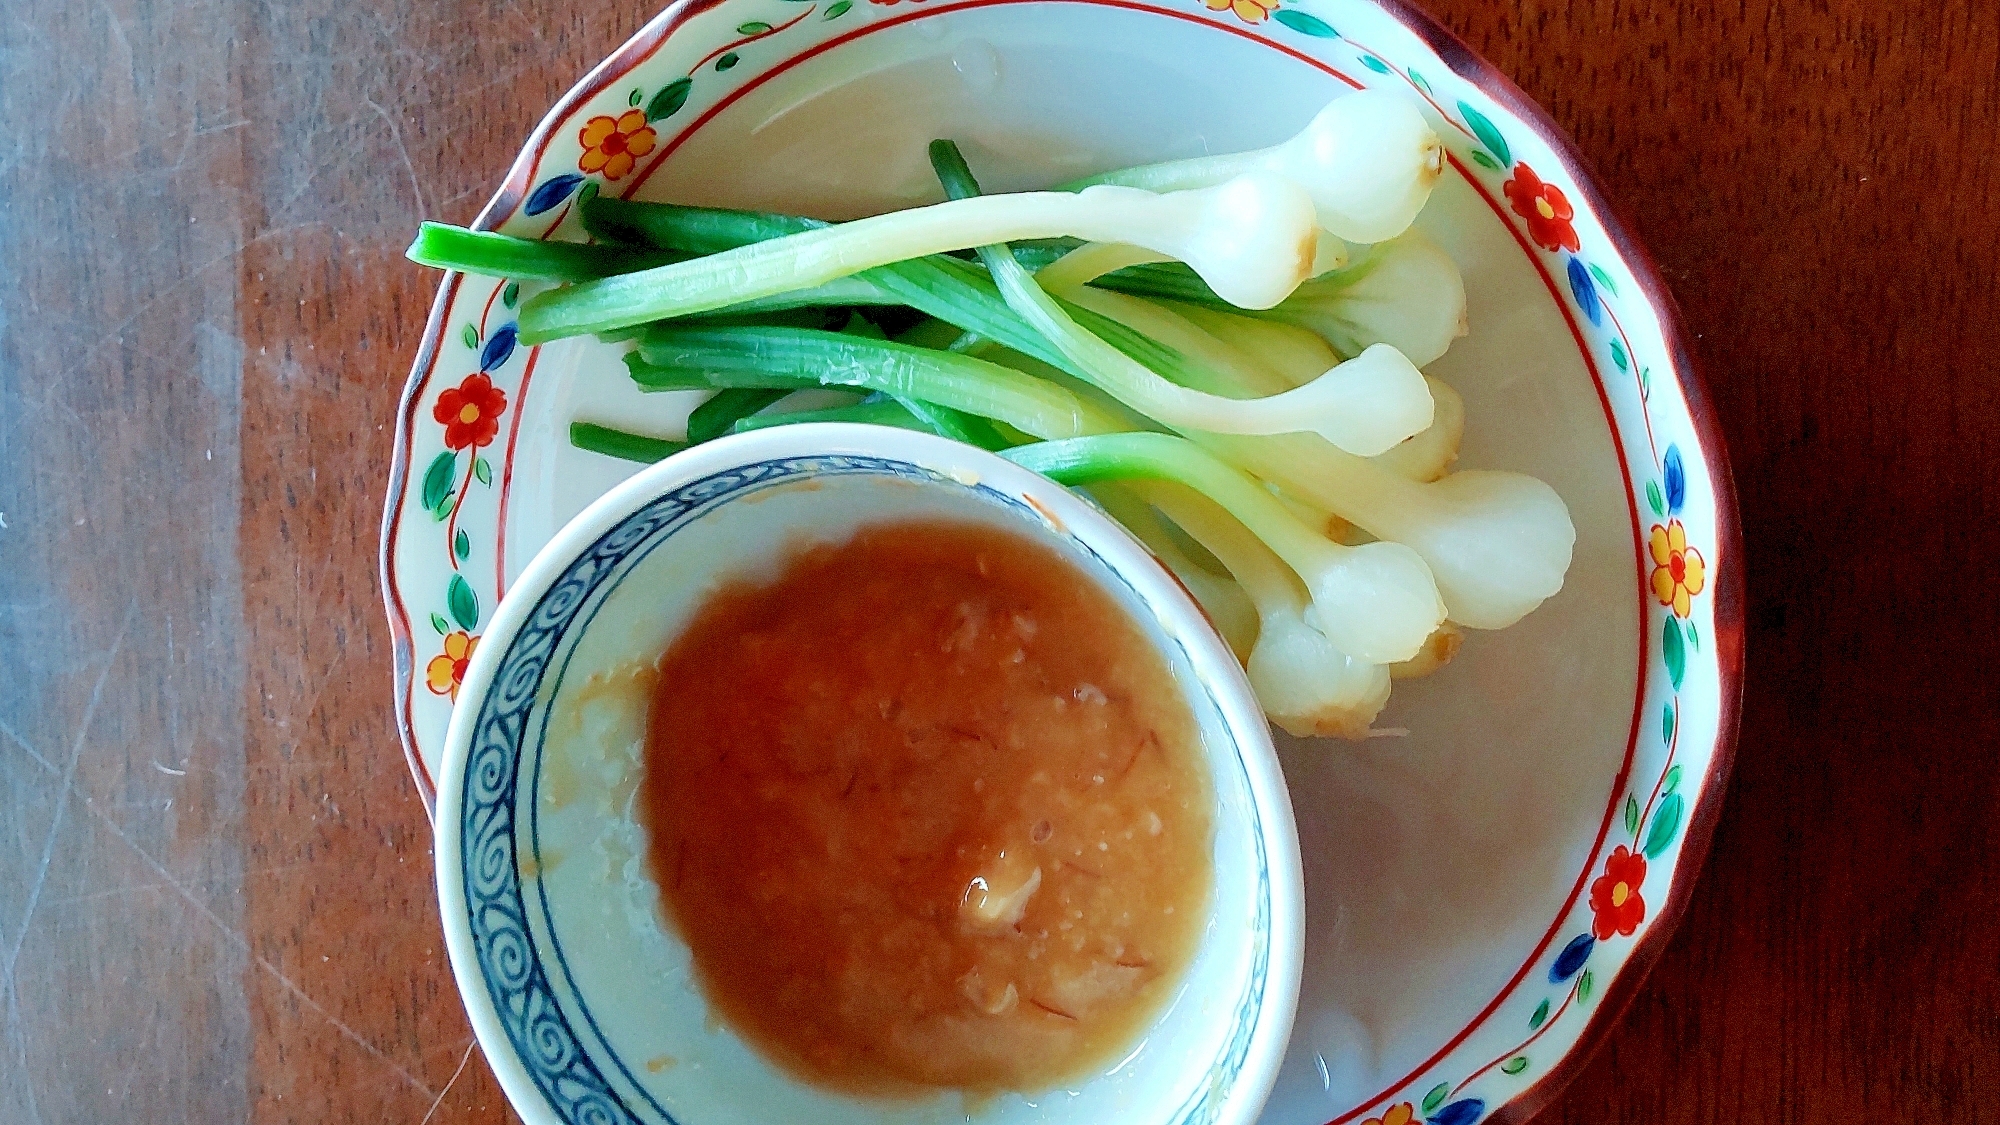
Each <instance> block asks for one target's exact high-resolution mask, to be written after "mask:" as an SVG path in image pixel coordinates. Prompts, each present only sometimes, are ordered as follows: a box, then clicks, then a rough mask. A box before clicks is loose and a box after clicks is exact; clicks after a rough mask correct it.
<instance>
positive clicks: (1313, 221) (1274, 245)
mask: <svg viewBox="0 0 2000 1125" xmlns="http://www.w3.org/2000/svg"><path fill="white" fill-rule="evenodd" d="M931 159H932V164H933V166H934V167H935V168H936V170H937V172H938V175H939V178H940V180H941V182H942V184H943V186H944V191H945V195H946V196H947V199H946V201H945V202H943V203H939V204H935V205H932V206H929V207H918V208H913V209H910V210H906V211H897V212H892V213H889V214H886V215H878V216H875V217H873V218H868V219H859V220H855V221H853V222H846V223H826V222H821V221H819V220H815V219H808V218H801V217H797V216H790V215H774V214H763V213H755V212H747V211H729V210H721V209H716V208H701V207H683V206H676V205H671V204H659V203H635V202H627V201H622V200H613V199H606V198H603V197H602V196H598V195H594V194H590V193H588V192H586V193H585V194H584V196H583V198H582V202H581V204H580V212H581V219H582V223H583V226H584V229H585V230H586V231H587V232H588V233H589V234H590V235H591V236H592V237H593V239H594V241H593V242H591V243H588V244H583V243H568V242H555V243H548V242H534V241H528V240H522V239H514V238H508V237H506V236H503V235H498V234H492V233H487V232H474V231H467V230H461V229H458V228H454V227H446V226H441V225H438V224H431V223H426V224H425V225H424V227H423V229H422V230H421V232H420V233H419V234H418V236H417V240H416V242H415V244H414V245H412V246H411V248H410V251H409V254H410V257H411V258H412V259H414V260H415V261H417V262H420V263H422V264H425V265H430V266H437V267H440V268H444V269H456V270H463V271H466V272H470V273H482V274H488V275H494V276H506V277H513V278H517V279H522V280H529V281H543V282H550V283H559V284H555V285H552V286H550V287H547V288H544V289H543V290H542V291H540V292H538V293H535V294H534V295H532V296H531V297H529V298H528V299H527V300H526V301H525V302H524V303H523V304H522V306H521V313H520V339H521V340H522V341H523V342H524V343H530V344H535V343H543V342H547V341H550V340H555V339H559V338H562V337H566V336H577V335H583V334H587V333H596V334H597V335H598V336H599V337H600V338H602V339H606V340H612V341H619V342H624V343H626V344H628V345H629V348H630V350H629V352H628V353H627V355H626V357H625V358H626V364H627V366H628V368H629V369H630V373H631V377H632V379H633V380H634V381H635V382H636V383H637V384H638V385H639V386H640V387H641V388H643V389H646V390H689V389H699V390H708V391H712V392H713V394H712V395H711V397H709V398H708V399H707V400H706V401H705V402H704V403H703V404H702V405H701V406H699V407H697V408H696V409H695V410H694V412H693V413H692V415H691V416H690V417H689V419H688V425H687V433H686V436H685V439H684V440H680V439H666V438H659V437H649V436H644V435H639V434H632V433H626V432H623V431H620V430H617V429H612V428H607V427H605V426H601V425H597V424H594V423H587V422H576V423H574V424H572V426H571V428H570V439H571V441H572V442H573V443H575V444H576V445H577V446H579V447H580V448H583V449H587V450H592V451H595V452H598V453H603V454H606V455H609V456H613V457H624V458H628V459H633V460H641V461H650V460H657V459H660V458H663V457H667V456H670V455H672V454H673V453H675V452H677V451H679V450H680V449H684V448H686V447H687V445H689V444H692V443H696V442H701V441H706V440H709V439H712V438H715V437H719V436H721V435H723V434H727V433H731V432H741V431H744V430H749V429H755V428H759V427H764V426H775V425H786V424H792V423H797V422H805V421H849V422H863V423H871V424H876V425H886V426H901V427H905V428H910V429H919V430H926V431H930V432H933V433H937V434H941V435H944V436H946V437H950V438H953V439H956V440H959V441H964V442H968V443H971V444H974V445H978V446H981V447H984V448H986V449H991V450H995V451H998V452H1000V453H1001V454H1002V455H1003V456H1006V457H1008V458H1010V459H1012V460H1014V461H1015V462H1017V463H1019V464H1022V465H1025V466H1027V467H1029V468H1032V469H1034V470H1036V471H1038V472H1041V473H1044V474H1046V475H1048V476H1049V477H1051V478H1052V479H1054V480H1056V481H1059V482H1061V483H1063V484H1067V485H1072V486H1075V487H1079V488H1084V489H1087V490H1089V491H1091V493H1092V494H1093V495H1094V496H1095V497H1096V498H1097V499H1098V500H1099V502H1100V503H1101V504H1103V505H1104V507H1105V508H1106V509H1107V510H1108V511H1110V512H1111V513H1112V514H1113V515H1114V516H1115V517H1117V518H1119V519H1120V520H1121V521H1122V522H1123V523H1125V525H1126V526H1127V527H1128V528H1130V529H1131V530H1132V531H1133V533H1134V534H1136V535H1137V536H1139V537H1140V538H1141V539H1142V540H1143V541H1145V542H1146V543H1147V544H1148V545H1149V546H1151V547H1152V548H1153V550H1154V552H1155V554H1157V555H1159V556H1160V558H1161V559H1162V561H1163V562H1165V563H1166V564H1167V565H1168V566H1170V567H1171V568H1173V569H1174V570H1175V572H1176V573H1177V574H1179V575H1180V576H1181V577H1182V580H1183V582H1184V584H1185V585H1186V586H1187V587H1188V588H1189V589H1190V590H1191V591H1192V592H1193V593H1194V595H1195V596H1196V598H1197V599H1198V600H1200V601H1201V603H1202V605H1203V608H1204V609H1206V610H1207V611H1208V613H1209V616H1210V618H1211V619H1212V620H1214V621H1215V622H1216V623H1217V625H1218V627H1219V628H1221V629H1223V631H1224V633H1225V635H1226V636H1227V638H1228V639H1229V641H1230V643H1231V645H1232V646H1233V647H1234V648H1235V649H1236V651H1237V653H1238V654H1239V655H1240V656H1242V657H1243V658H1244V661H1245V664H1246V666H1247V668H1248V670H1249V674H1250V679H1251V684H1252V686H1253V687H1254V688H1255V689H1256V691H1257V694H1258V697H1259V699H1260V700H1261V701H1262V703H1263V704H1264V708H1265V710H1266V712H1267V713H1268V714H1269V715H1270V717H1271V718H1272V720H1274V721H1275V722H1277V723H1278V724H1279V725H1280V726H1282V727H1284V728H1285V729H1286V730H1288V731H1290V732H1292V733H1294V734H1300V735H1314V734H1317V735H1340V736H1344V737H1350V738H1358V737H1364V736H1365V735H1366V734H1367V732H1368V729H1369V726H1370V724H1371V723H1372V722H1373V720H1374V719H1375V717H1376V715H1377V714H1378V713H1379V712H1380V711H1381V709H1382V707H1383V705H1384V704H1385V703H1386V701H1387V700H1388V697H1389V686H1390V680H1391V678H1392V677H1394V678H1400V677H1404V676H1412V675H1423V674H1427V673H1428V672H1430V671H1433V670H1435V669H1436V668H1438V667H1440V666H1442V665H1443V664H1444V663H1445V662H1446V661H1448V660H1449V659H1450V658H1451V655H1452V654H1453V653H1455V652H1456V651H1457V649H1458V644H1459V640H1460V638H1461V637H1462V635H1463V634H1462V627H1463V628H1473V629H1500V628H1504V627H1506V626H1508V625H1511V624H1513V623H1514V622H1515V621H1517V620H1519V619H1520V618H1521V617H1522V616H1523V615H1525V614H1527V613H1528V612H1530V611H1531V610H1533V609H1534V608H1535V607H1536V606H1538V605H1540V604H1541V602H1542V601H1543V600H1545V599H1546V598H1548V597H1549V596H1550V595H1552V594H1554V593H1555V592H1556V591H1557V590H1558V589H1560V588H1561V586H1562V581H1563V577H1564V574H1565V572H1566V571H1567V569H1568V566H1569V560H1570V552H1571V547H1572V544H1573V542H1574V540H1575V530H1574V528H1573V526H1572V525H1571V523H1570V519H1569V513H1568V511H1567V509H1566V508H1565V507H1564V506H1563V503H1562V501H1561V500H1560V499H1559V498H1558V497H1557V496H1556V494H1555V492H1554V491H1553V490H1552V489H1550V488H1549V487H1548V486H1547V485H1546V484H1543V483H1542V482H1541V481H1538V480H1535V479H1534V478H1532V477H1527V476H1523V475H1520V474H1517V473H1506V472H1492V471H1468V472H1452V471H1450V467H1451V464H1452V462H1453V461H1454V460H1455V459H1456V457H1457V453H1458V444H1459V436H1460V434H1461V433H1462V432H1463V429H1464V425H1465V410H1464V403H1463V402H1462V400H1460V398H1459V397H1458V395H1457V394H1456V393H1455V392H1453V391H1452V390H1451V388H1450V387H1448V386H1446V385H1445V384H1443V383H1441V382H1439V381H1437V380H1435V379H1430V378H1427V377H1426V376H1425V375H1423V374H1422V372H1421V371H1420V370H1419V367H1421V366H1422V365H1424V364H1428V363H1429V362H1431V361H1432V360H1434V359H1436V358H1437V357H1438V356H1440V355H1442V354H1443V353H1444V351H1445V349H1446V348H1447V347H1448V346H1449V345H1450V343H1451V341H1452V340H1453V339H1454V338H1455V337H1457V336H1459V335H1463V334H1464V331H1465V290H1464V285H1463V283H1462V281H1461V279H1460V277H1459V274H1458V270H1457V267H1456V266H1455V265H1454V264H1453V263H1452V260H1451V258H1450V257H1449V256H1448V255H1446V254H1445V253H1444V251H1443V250H1441V249H1440V248H1439V247H1437V246H1436V245H1435V244H1434V243H1432V242H1431V241H1430V240H1429V239H1428V238H1426V237H1425V236H1424V235H1422V234H1421V233H1419V232H1418V231H1416V230H1415V229H1414V228H1412V227H1411V225H1410V224H1411V223H1412V221H1413V220H1414V219H1415V217H1416V215H1417V212H1418V211H1419V210H1420V209H1421V208H1422V206H1423V204H1424V201H1425V200H1426V199H1427V198H1428V196H1429V193H1430V189H1431V186H1432V184H1433V183H1434V182H1435V181H1436V179H1437V177H1438V174H1439V172H1440V170H1441V161H1442V149H1441V146H1440V144H1439V142H1438V139H1437V137H1436V136H1435V135H1434V134H1433V133H1432V132H1431V131H1430V129H1429V128H1428V126H1427V125H1426V124H1425V122H1424V119H1423V117H1422V115H1421V114H1420V113H1418V112H1417V110H1415V109H1414V108H1412V107H1411V106H1410V105H1409V104H1408V103H1406V102H1404V101H1402V100H1400V99H1397V98H1395V97H1393V96H1391V95H1388V94H1382V93H1358V94H1352V95H1349V96H1347V97H1344V98H1341V99H1338V100H1336V101H1335V102H1333V103H1331V104H1330V105H1329V106H1328V107H1327V108H1326V109H1325V110H1324V111H1322V112H1321V113H1320V114H1319V115H1318V116H1316V117H1315V118H1314V119H1313V120H1312V122H1311V123H1310V124H1309V125H1307V127H1306V128H1305V129H1304V130H1302V131H1301V132H1300V133H1299V135H1298V136H1296V137H1294V138H1292V139H1291V140H1289V141H1287V142H1285V143H1283V144H1281V145H1278V146H1275V147H1273V148H1270V149H1264V150H1261V151H1257V152H1250V153H1242V154H1237V155H1233V156H1211V157H1202V158H1199V159H1194V160H1185V161H1177V162H1172V163H1167V164H1156V165H1149V166H1145V167H1141V168H1133V169H1127V170H1124V171H1120V172H1113V173H1109V174H1106V175H1103V176H1098V177H1093V178H1092V179H1090V180H1087V181H1081V182H1079V183H1076V184H1071V185H1066V186H1065V187H1064V188H1062V189H1058V190H1054V191H1042V192H1023V193H1016V194H1009V195H993V196H985V195H981V194H980V192H979V189H978V185H977V183H976V182H975V181H974V180H973V177H972V174H971V172H970V170H969V169H968V168H967V167H966V165H965V162H964V160H963V159H962V158H961V157H960V155H959V152H958V149H957V147H956V146H955V145H953V144H952V143H951V142H949V141H937V142H934V143H933V144H932V146H931ZM1350 241H1353V242H1355V243H1363V244H1360V245H1355V246H1350V245H1349V243H1350ZM968 251H971V252H972V253H967V252H968ZM829 388H832V389H834V390H835V391H837V392H839V393H840V394H843V395H844V396H845V399H844V401H841V402H838V404H836V405H831V406H828V405H826V403H827V401H828V394H827V390H828V389H829ZM801 392H811V394H810V396H807V395H804V394H802V393H801ZM801 404H809V405H801Z"/></svg>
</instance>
